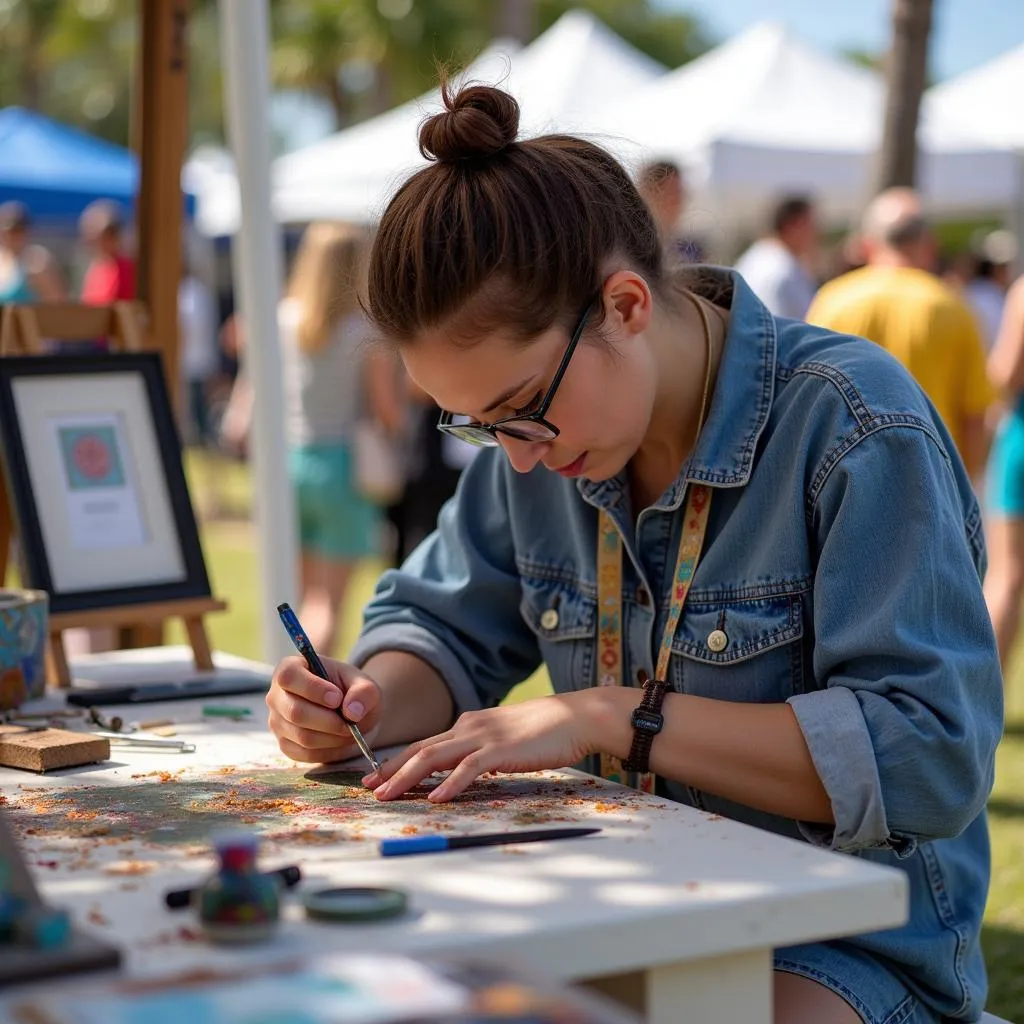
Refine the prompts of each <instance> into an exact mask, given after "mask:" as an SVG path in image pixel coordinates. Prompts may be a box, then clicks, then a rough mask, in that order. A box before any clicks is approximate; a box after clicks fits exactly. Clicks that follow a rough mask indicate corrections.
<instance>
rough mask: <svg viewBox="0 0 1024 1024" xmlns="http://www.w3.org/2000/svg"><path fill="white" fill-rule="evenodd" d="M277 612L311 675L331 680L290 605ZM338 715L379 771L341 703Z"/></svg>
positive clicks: (378, 765) (364, 741)
mask: <svg viewBox="0 0 1024 1024" xmlns="http://www.w3.org/2000/svg"><path fill="white" fill-rule="evenodd" d="M277 614H278V615H280V616H281V621H282V622H283V623H284V628H285V629H286V630H287V631H288V635H289V636H290V637H291V640H292V643H293V644H295V649H296V650H297V651H298V652H299V654H301V655H302V656H303V657H304V658H305V659H306V664H307V665H308V666H309V671H310V672H312V673H313V675H315V676H319V677H320V678H321V679H326V680H327V682H331V677H330V676H329V675H328V674H327V669H325V668H324V663H323V662H322V661H321V660H320V656H319V655H318V654H317V653H316V651H315V650H314V649H313V644H312V643H311V641H310V639H309V637H308V636H306V631H305V630H304V629H303V628H302V626H301V625H300V624H299V620H298V617H297V616H296V614H295V612H294V611H292V607H291V605H290V604H287V603H285V604H279V605H278V606H277ZM338 717H339V718H340V719H341V720H342V721H343V722H344V723H345V724H346V725H347V726H348V728H349V732H351V733H352V739H354V740H355V741H356V746H357V747H359V749H360V750H361V751H362V752H363V757H365V758H366V760H367V761H369V762H370V767H371V768H373V770H374V771H375V772H378V771H380V761H378V760H377V758H376V755H375V754H374V753H373V751H372V750H371V749H370V745H369V743H367V742H366V739H365V738H364V736H363V734H362V732H360V730H359V726H358V725H356V723H355V722H353V721H352V720H351V719H349V718H346V717H345V712H344V711H342V710H341V705H339V706H338Z"/></svg>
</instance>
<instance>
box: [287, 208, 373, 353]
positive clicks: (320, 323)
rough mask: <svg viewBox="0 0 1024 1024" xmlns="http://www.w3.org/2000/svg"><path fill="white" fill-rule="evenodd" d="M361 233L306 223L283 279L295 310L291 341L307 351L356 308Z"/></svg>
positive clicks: (323, 340)
mask: <svg viewBox="0 0 1024 1024" xmlns="http://www.w3.org/2000/svg"><path fill="white" fill-rule="evenodd" d="M365 249H366V237H365V234H364V232H363V231H362V230H361V229H359V228H355V227H350V226H348V225H345V224H331V223H328V222H326V221H324V222H320V223H317V224H310V226H309V227H308V228H306V230H305V232H304V233H303V236H302V242H301V244H300V246H299V252H298V255H297V256H296V257H295V266H294V267H293V268H292V273H291V277H290V278H289V280H288V297H289V298H290V299H294V300H295V302H296V304H297V305H298V308H299V318H298V324H297V325H296V332H295V333H296V341H297V343H298V346H299V349H300V350H301V351H303V352H305V353H306V354H307V355H312V354H314V353H316V352H319V351H320V350H321V349H322V348H323V347H324V346H325V345H326V344H327V342H328V341H329V340H330V338H331V333H332V331H333V330H334V326H335V325H336V324H337V323H338V321H339V320H341V318H342V317H344V316H346V315H347V314H349V313H352V312H354V311H355V310H357V309H358V308H359V300H358V294H359V286H360V283H361V280H360V279H361V275H362V272H363V264H364V259H363V257H364V255H365Z"/></svg>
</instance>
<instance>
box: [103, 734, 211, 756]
mask: <svg viewBox="0 0 1024 1024" xmlns="http://www.w3.org/2000/svg"><path fill="white" fill-rule="evenodd" d="M89 735H90V736H102V737H104V738H105V739H108V740H110V744H111V746H118V747H140V748H142V749H146V750H177V751H178V752H179V753H182V754H194V753H195V752H196V745H195V744H194V743H189V742H187V741H186V740H171V739H163V738H158V737H156V736H139V735H138V734H136V733H123V732H108V731H107V730H105V729H100V730H95V729H93V730H90V731H89Z"/></svg>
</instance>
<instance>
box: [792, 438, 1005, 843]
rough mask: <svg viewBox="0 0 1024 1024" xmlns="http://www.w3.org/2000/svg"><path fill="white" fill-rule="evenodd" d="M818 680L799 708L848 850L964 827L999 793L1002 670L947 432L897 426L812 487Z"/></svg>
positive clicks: (833, 833) (820, 835)
mask: <svg viewBox="0 0 1024 1024" xmlns="http://www.w3.org/2000/svg"><path fill="white" fill-rule="evenodd" d="M812 498H813V506H812V514H811V531H812V541H813V542H814V543H815V544H816V548H817V552H818V567H817V572H816V574H815V585H814V594H813V600H814V629H815V645H814V673H815V678H816V679H817V680H818V682H819V685H820V687H821V688H820V689H818V690H816V691H813V692H809V693H804V694H799V695H797V696H794V697H792V698H791V699H790V701H789V704H790V706H791V707H792V708H793V711H794V713H795V715H796V717H797V721H798V722H799V724H800V728H801V730H802V731H803V735H804V739H805V740H806V742H807V746H808V748H809V750H810V754H811V757H812V759H813V761H814V764H815V767H816V768H817V770H818V774H819V775H820V777H821V780H822V783H823V785H824V787H825V790H826V792H827V793H828V795H829V798H830V800H831V804H832V811H833V815H834V819H835V826H834V828H825V827H823V826H819V825H811V824H807V825H803V826H801V828H802V830H803V832H804V834H805V835H806V836H807V838H808V839H810V840H811V841H812V842H816V843H820V844H822V845H828V846H831V847H833V848H835V849H840V850H855V849H863V848H869V847H889V848H891V849H893V850H895V851H896V852H897V853H898V854H901V855H908V854H909V853H911V852H913V850H914V848H915V847H916V844H917V843H918V842H919V841H925V840H930V839H939V838H944V837H948V836H953V835H956V834H958V833H959V832H961V831H963V829H965V828H966V827H967V826H968V825H969V824H970V822H971V821H973V820H974V818H975V817H977V815H978V814H979V813H980V812H981V810H982V809H983V807H984V806H985V801H986V799H987V798H988V795H989V792H990V790H991V788H992V781H993V770H994V759H995V748H996V745H997V744H998V741H999V737H1000V735H1001V732H1002V713H1003V709H1002V679H1001V673H1000V668H999V659H998V655H997V653H996V646H995V639H994V637H993V633H992V627H991V624H990V620H989V616H988V613H987V610H986V607H985V602H984V598H983V596H982V590H981V579H980V559H979V564H975V561H974V559H973V558H972V546H971V543H969V539H968V536H967V527H966V526H965V517H964V513H963V511H962V508H961V498H960V492H959V491H958V488H957V483H956V478H955V475H954V470H953V468H952V467H951V466H950V464H949V462H948V461H947V459H946V457H945V455H944V453H943V451H942V450H941V449H940V447H939V445H938V444H937V442H936V441H935V439H934V438H933V437H932V436H931V435H930V434H929V433H928V432H927V431H926V430H924V429H923V428H921V427H916V426H913V425H905V424H904V425H888V426H885V427H882V428H881V429H878V430H876V431H875V432H874V433H871V432H868V433H867V434H866V436H864V437H863V438H861V439H859V440H857V441H855V442H852V443H851V445H850V446H849V450H847V451H846V452H845V454H842V456H841V457H837V458H835V460H834V464H833V465H831V466H830V467H828V468H826V469H825V470H824V471H823V472H822V473H821V474H819V477H818V482H817V483H816V491H815V492H814V493H813V494H812Z"/></svg>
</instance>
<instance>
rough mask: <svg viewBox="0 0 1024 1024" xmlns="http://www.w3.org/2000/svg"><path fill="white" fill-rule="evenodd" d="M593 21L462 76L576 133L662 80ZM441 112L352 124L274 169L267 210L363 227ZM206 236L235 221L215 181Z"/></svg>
mask: <svg viewBox="0 0 1024 1024" xmlns="http://www.w3.org/2000/svg"><path fill="white" fill-rule="evenodd" d="M664 72H665V68H664V67H662V66H661V65H660V64H658V63H657V62H655V61H653V60H651V59H650V58H649V57H647V56H646V55H645V54H643V53H641V52H640V51H638V50H636V49H634V48H633V47H632V46H630V45H629V44H628V43H626V42H625V41H624V40H622V39H620V38H619V36H617V35H616V34H615V33H614V32H612V31H611V30H610V29H608V28H607V27H606V26H605V25H603V24H602V23H601V22H600V21H598V20H597V19H596V18H594V17H593V16H592V15H590V14H588V13H587V12H585V11H581V10H572V11H569V12H568V13H566V14H565V15H563V16H562V17H561V18H560V19H559V20H558V21H557V22H556V23H555V24H554V25H553V26H552V27H551V28H550V29H548V31H547V32H545V33H543V34H542V35H541V36H539V37H538V38H537V39H535V40H534V41H533V42H532V43H531V44H530V45H529V46H526V47H522V48H521V47H519V45H518V44H517V43H514V42H511V41H499V42H496V43H494V44H492V45H491V46H490V47H488V48H487V49H486V50H485V51H484V53H482V54H481V55H480V56H479V57H478V58H477V59H476V60H475V61H473V63H472V64H471V65H470V66H469V67H468V68H466V70H465V71H464V72H463V73H462V74H461V75H459V76H458V78H459V80H473V81H481V82H488V83H492V84H500V85H502V87H503V88H506V89H508V90H509V91H510V92H511V93H512V94H513V95H514V96H515V97H516V99H517V100H519V103H520V106H521V108H522V123H521V131H522V132H523V134H525V135H528V134H536V133H540V132H545V131H581V130H586V129H587V128H588V126H590V125H592V123H593V116H594V114H595V113H596V111H598V110H600V109H602V108H604V107H605V106H607V104H608V103H610V102H612V101H613V100H615V99H618V98H619V97H621V96H626V95H629V94H631V93H633V92H635V91H636V90H637V89H638V88H640V87H641V86H643V85H645V84H646V83H647V82H649V81H651V80H652V79H654V78H657V77H659V76H661V75H662V74H664ZM440 109H441V98H440V93H439V91H438V90H436V89H434V90H432V91H431V92H429V93H427V94H425V95H424V96H421V97H419V98H418V99H415V100H412V101H410V102H408V103H405V104H403V105H402V106H400V107H397V108H395V109H394V110H390V111H388V112H387V113H385V114H381V115H380V116H378V117H375V118H372V119H370V120H368V121H364V122H362V123H360V124H357V125H353V126H352V127H351V128H346V129H345V130H343V131H340V132H337V133H336V134H334V135H331V136H329V137H328V138H326V139H322V140H320V141H319V142H316V143H314V144H313V145H311V146H307V147H305V148H303V149H301V150H297V151H296V152H294V153H290V154H288V155H287V156H283V157H281V158H279V159H278V160H277V161H276V162H275V164H274V180H273V210H274V214H275V216H276V217H277V219H278V220H279V221H283V222H304V221H311V220H316V219H321V218H325V219H338V220H351V221H360V222H368V221H372V220H373V219H375V218H376V217H378V216H379V215H380V213H381V212H382V211H383V208H384V206H385V204H386V202H387V199H388V197H389V196H390V195H391V194H392V193H393V191H394V190H395V188H396V187H397V186H398V185H399V184H400V183H401V182H402V181H403V180H404V179H405V178H406V177H407V176H408V175H409V174H410V173H411V172H413V171H415V170H417V169H418V168H419V167H422V166H424V163H425V161H424V160H423V158H422V156H421V155H420V153H419V149H418V146H417V137H416V136H417V128H418V126H419V124H420V123H421V122H422V120H423V119H424V118H425V117H427V116H429V115H430V114H432V113H435V112H437V111H438V110H440ZM200 206H201V208H202V209H203V211H204V216H203V218H202V223H203V230H205V231H206V232H207V233H211V234H229V233H231V232H232V231H234V230H235V227H236V225H237V222H238V196H237V189H236V188H234V187H233V184H232V183H231V182H226V181H223V180H222V181H220V182H218V183H217V186H216V189H215V190H214V191H213V192H212V194H208V195H205V196H203V197H202V199H201V202H200Z"/></svg>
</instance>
